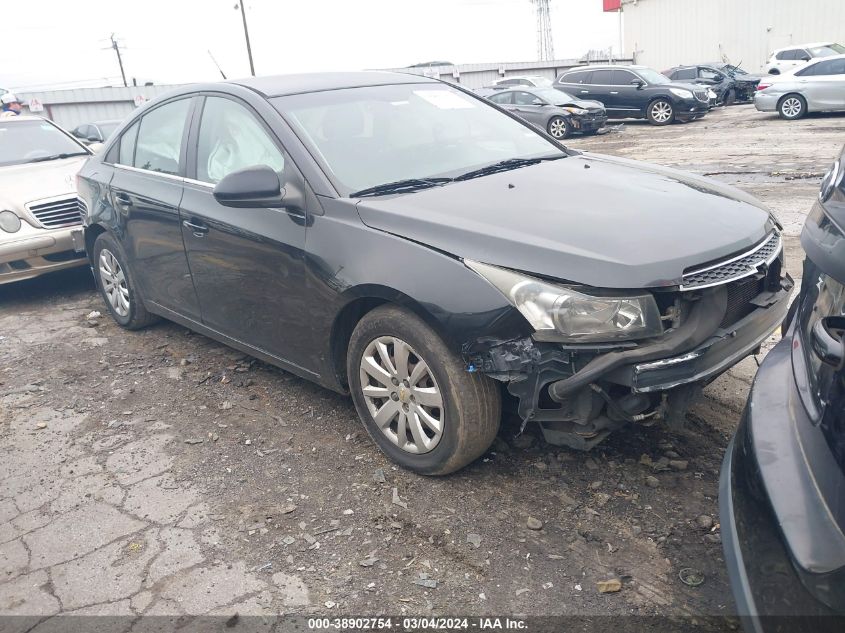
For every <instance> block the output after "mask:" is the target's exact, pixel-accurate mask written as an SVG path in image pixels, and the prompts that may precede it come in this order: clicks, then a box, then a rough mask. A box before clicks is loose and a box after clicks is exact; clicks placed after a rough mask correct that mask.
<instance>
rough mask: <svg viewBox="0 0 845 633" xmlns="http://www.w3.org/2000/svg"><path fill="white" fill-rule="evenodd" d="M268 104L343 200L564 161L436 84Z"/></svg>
mask: <svg viewBox="0 0 845 633" xmlns="http://www.w3.org/2000/svg"><path fill="white" fill-rule="evenodd" d="M271 102H272V103H273V105H274V106H275V107H276V109H277V110H279V112H281V113H282V115H283V116H285V118H286V119H287V120H288V121H289V122H290V123H291V124H292V125H293V127H294V128H295V130H296V132H297V133H298V134H299V136H300V138H302V140H303V141H304V142H305V144H306V145H308V146H309V149H310V150H311V152H312V154H313V155H314V156H315V157H316V158H317V159H318V160H319V161H320V162H322V163H323V164H324V167H325V168H326V170H327V173H328V174H329V176H330V177H332V179H333V180H334V181H335V184H336V186H338V188H339V189H340V190H341V192H342V193H343V195H348V194H349V193H351V192H353V191H359V190H364V189H367V188H370V187H374V186H377V185H383V184H386V183H395V182H397V181H404V180H409V179H431V178H434V177H437V176H441V177H444V176H445V177H452V176H457V175H460V174H463V173H465V172H468V171H471V170H474V169H478V168H479V167H484V166H486V165H490V164H493V163H497V162H500V161H503V160H508V159H512V158H535V157H549V156H561V155H566V154H565V153H564V152H563V151H562V150H561V149H560V147H558V146H557V145H555V144H554V143H553V142H552V141H550V140H547V139H545V138H544V137H542V136H540V135H539V134H538V133H536V132H534V131H532V129H531V128H530V127H528V126H527V125H525V124H522V123H520V122H518V121H516V120H514V119H512V118H511V117H509V116H508V115H506V114H503V113H501V112H499V110H497V109H496V108H494V107H493V106H492V105H488V104H487V102H486V101H484V100H482V99H478V98H474V97H471V96H469V95H466V94H464V93H463V92H461V91H459V90H456V89H454V88H451V87H450V86H446V85H443V84H435V83H420V84H400V85H388V86H367V87H362V88H347V89H343V90H327V91H323V92H311V93H305V94H299V95H290V96H286V97H277V98H275V99H271Z"/></svg>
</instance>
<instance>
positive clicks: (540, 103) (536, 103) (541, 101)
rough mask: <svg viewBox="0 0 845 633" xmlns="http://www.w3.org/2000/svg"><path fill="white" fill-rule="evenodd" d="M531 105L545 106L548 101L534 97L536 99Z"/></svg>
mask: <svg viewBox="0 0 845 633" xmlns="http://www.w3.org/2000/svg"><path fill="white" fill-rule="evenodd" d="M531 105H536V106H544V105H546V102H545V101H543V100H542V99H534V101H532V102H531Z"/></svg>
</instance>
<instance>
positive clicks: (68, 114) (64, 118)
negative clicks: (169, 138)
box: [15, 85, 178, 130]
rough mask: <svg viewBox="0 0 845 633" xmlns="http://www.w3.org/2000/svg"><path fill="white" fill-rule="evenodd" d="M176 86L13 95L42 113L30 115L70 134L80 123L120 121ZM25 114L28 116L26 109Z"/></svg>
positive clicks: (51, 91) (52, 91)
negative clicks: (37, 105) (37, 106)
mask: <svg viewBox="0 0 845 633" xmlns="http://www.w3.org/2000/svg"><path fill="white" fill-rule="evenodd" d="M174 88H178V86H175V85H172V86H130V87H129V88H124V87H123V86H120V87H117V88H113V87H108V88H74V89H72V90H45V91H41V92H26V91H20V92H17V91H16V92H15V94H16V95H17V96H18V97H19V98H20V99H21V101H23V102H24V104H28V103H29V102H30V100H32V99H37V100H38V101H39V102H40V103H41V105H42V106H43V108H44V110H43V112H33V113H32V114H35V115H38V116H43V117H47V118H48V119H52V120H53V121H55V122H56V123H58V124H59V125H61V126H62V127H63V128H65V129H67V130H69V129H72V128H75V127H76V126H77V125H79V124H80V123H91V122H94V121H106V120H109V119H122V118H124V117H126V116H127V115H128V114H129V113H131V112H132V111H133V110H134V109H135V108H136V107H137V105H136V104H139V103H142V102H143V100H149V99H152V98H153V97H157V96H158V95H160V94H162V93H165V92H168V91H169V90H172V89H174ZM24 111H25V112H27V113H29V107H28V106H27V107H25V108H24Z"/></svg>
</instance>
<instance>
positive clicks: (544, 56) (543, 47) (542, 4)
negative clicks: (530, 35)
mask: <svg viewBox="0 0 845 633" xmlns="http://www.w3.org/2000/svg"><path fill="white" fill-rule="evenodd" d="M531 3H532V4H533V5H534V6H535V7H536V10H537V59H539V60H540V61H546V60H551V59H554V58H555V46H554V43H553V41H552V21H551V17H550V16H549V0H531Z"/></svg>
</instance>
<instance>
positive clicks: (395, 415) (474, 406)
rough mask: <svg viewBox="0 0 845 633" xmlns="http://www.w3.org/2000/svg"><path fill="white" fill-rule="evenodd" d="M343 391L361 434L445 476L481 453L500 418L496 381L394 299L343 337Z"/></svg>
mask: <svg viewBox="0 0 845 633" xmlns="http://www.w3.org/2000/svg"><path fill="white" fill-rule="evenodd" d="M346 375H347V378H348V380H349V391H350V392H351V394H352V400H353V401H354V402H355V409H356V410H357V412H358V415H359V417H360V418H361V421H362V422H363V423H364V427H365V428H366V429H367V433H369V434H370V437H372V438H373V440H374V441H375V443H376V444H378V447H379V448H380V449H381V450H382V451H384V453H385V454H386V455H387V456H388V457H389V458H390V459H392V460H393V461H394V462H396V463H397V464H399V465H400V466H402V467H404V468H407V469H409V470H413V471H414V472H417V473H421V474H423V475H445V474H448V473H451V472H454V471H456V470H458V469H460V468H463V467H464V466H466V465H467V464H469V463H470V462H471V461H473V460H474V459H476V458H477V457H479V456H481V455H482V454H483V453H484V452H485V451H486V450H487V449H488V448H489V447H490V444H491V443H492V442H493V438H495V437H496V432H497V431H498V429H499V421H500V417H501V392H500V388H499V385H498V383H496V382H495V381H494V380H492V379H491V378H489V377H487V376H485V375H483V374H481V373H479V372H473V371H468V370H467V366H466V363H465V362H464V361H463V359H462V358H461V357H460V355H459V354H457V353H455V352H454V351H453V350H452V349H451V348H449V347H448V346H447V345H446V343H445V342H444V341H443V339H442V338H440V336H439V335H438V334H437V332H435V331H434V330H433V329H432V328H431V326H430V325H429V324H428V323H426V322H425V321H423V320H422V319H421V318H420V317H419V316H417V315H416V314H414V313H413V312H410V311H409V310H406V309H404V308H400V307H399V306H394V305H383V306H380V307H378V308H375V309H374V310H372V311H371V312H368V313H367V314H365V315H364V317H363V318H362V319H361V321H359V322H358V324H357V325H356V326H355V329H354V331H353V332H352V336H351V337H350V340H349V347H348V354H347V357H346Z"/></svg>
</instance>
